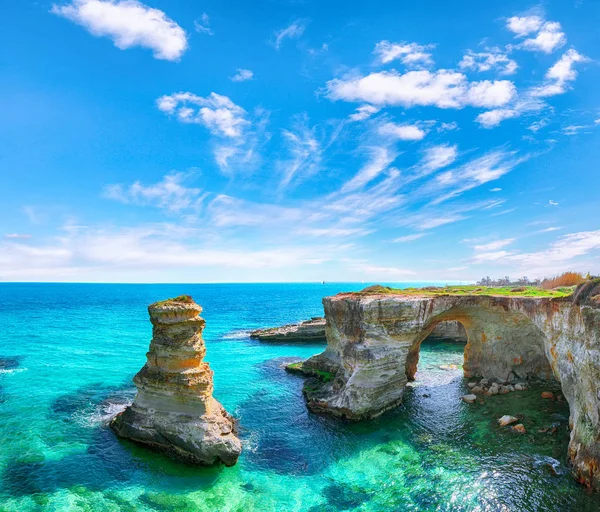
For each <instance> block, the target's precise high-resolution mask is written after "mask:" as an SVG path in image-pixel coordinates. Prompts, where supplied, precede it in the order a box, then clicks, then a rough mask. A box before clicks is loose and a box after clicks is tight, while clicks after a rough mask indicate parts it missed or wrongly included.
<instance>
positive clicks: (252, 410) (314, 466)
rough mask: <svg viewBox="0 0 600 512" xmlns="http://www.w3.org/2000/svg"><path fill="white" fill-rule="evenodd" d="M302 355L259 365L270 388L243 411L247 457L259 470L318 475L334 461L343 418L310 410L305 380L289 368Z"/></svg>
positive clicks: (240, 410)
mask: <svg viewBox="0 0 600 512" xmlns="http://www.w3.org/2000/svg"><path fill="white" fill-rule="evenodd" d="M298 359H299V358H294V357H280V358H275V359H270V360H268V361H265V362H263V363H260V364H259V365H258V367H259V369H260V371H261V373H262V375H263V376H264V382H265V384H266V386H265V387H264V388H263V389H262V390H260V391H258V392H256V393H254V394H252V396H250V397H249V398H248V399H247V400H245V401H244V402H242V403H241V404H240V406H239V407H238V410H237V415H238V417H239V423H240V433H241V435H242V438H243V439H244V445H245V451H244V454H245V455H244V458H245V459H246V460H248V461H249V462H250V463H251V464H252V465H254V466H256V467H257V468H260V469H263V470H268V471H274V472H276V473H282V474H290V475H296V474H298V475H299V474H302V475H307V474H315V473H319V472H321V471H323V470H324V468H325V467H326V466H327V465H328V464H329V462H330V461H331V458H332V457H331V456H329V457H328V456H327V454H328V453H331V451H332V446H333V445H334V443H335V442H336V438H337V437H338V435H339V434H337V433H336V429H337V428H338V427H339V422H337V421H336V420H334V419H331V418H325V417H322V416H316V415H313V414H312V413H309V412H308V410H307V407H306V404H305V402H304V398H303V396H302V385H303V379H300V378H297V377H295V376H293V375H290V374H288V373H286V372H285V370H284V366H285V365H286V364H288V363H291V362H295V361H298Z"/></svg>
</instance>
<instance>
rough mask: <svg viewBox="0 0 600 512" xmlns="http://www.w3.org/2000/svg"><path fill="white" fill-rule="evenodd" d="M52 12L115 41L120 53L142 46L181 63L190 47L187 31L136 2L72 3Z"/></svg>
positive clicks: (99, 0)
mask: <svg viewBox="0 0 600 512" xmlns="http://www.w3.org/2000/svg"><path fill="white" fill-rule="evenodd" d="M51 12H52V13H54V14H57V15H59V16H62V17H64V18H67V19H69V20H71V21H73V22H75V23H77V24H78V25H82V26H83V27H85V28H86V29H87V30H88V31H89V32H90V33H91V34H92V35H94V36H106V37H109V38H110V39H112V41H113V42H114V44H115V46H116V47H117V48H120V49H121V50H125V49H128V48H132V47H134V46H142V47H144V48H149V49H151V50H152V52H153V54H154V57H155V58H156V59H164V60H173V61H174V60H179V59H180V58H181V56H182V55H183V53H184V52H185V51H186V49H187V47H188V43H187V36H186V33H185V31H184V30H183V29H182V28H181V27H180V26H179V25H178V24H177V23H176V22H174V21H173V20H172V19H170V18H169V17H168V16H167V15H166V14H165V13H164V12H163V11H161V10H159V9H154V8H152V7H148V6H147V5H144V4H143V3H141V2H138V1H137V0H72V1H71V2H70V3H68V4H65V5H57V4H54V5H53V6H52V10H51Z"/></svg>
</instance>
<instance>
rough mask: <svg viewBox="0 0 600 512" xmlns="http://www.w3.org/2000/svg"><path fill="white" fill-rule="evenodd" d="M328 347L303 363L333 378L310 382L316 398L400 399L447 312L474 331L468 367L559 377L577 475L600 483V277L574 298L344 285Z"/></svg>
mask: <svg viewBox="0 0 600 512" xmlns="http://www.w3.org/2000/svg"><path fill="white" fill-rule="evenodd" d="M323 305H324V308H325V316H326V334H327V348H326V350H325V351H324V352H323V353H322V354H319V355H317V356H314V357H312V358H310V359H309V360H307V361H306V362H305V363H304V364H303V367H304V368H305V370H311V369H312V370H314V371H319V372H327V375H330V376H331V378H329V379H326V380H327V382H321V383H320V385H318V386H314V385H313V386H311V387H310V389H305V395H306V398H307V402H308V405H309V407H310V408H311V409H312V410H313V411H315V412H326V413H329V414H334V415H337V416H343V417H347V418H350V419H364V418H372V417H375V416H378V415H380V414H382V413H383V412H384V411H386V410H388V409H390V408H393V407H395V406H397V405H398V404H399V403H400V402H401V401H402V395H403V392H404V388H405V385H406V383H407V381H408V380H411V379H413V378H414V375H415V373H416V369H417V364H418V360H419V348H420V344H421V342H422V341H423V340H424V339H425V338H426V337H427V336H428V334H429V333H431V331H432V330H433V329H434V328H435V327H436V325H438V324H439V323H440V322H445V321H458V322H460V323H461V324H462V325H463V326H464V328H465V331H466V334H467V338H468V340H467V344H466V346H465V361H464V373H465V376H467V377H475V376H477V377H484V378H488V379H491V380H496V381H501V382H511V381H516V380H523V379H532V378H536V379H556V380H558V381H559V382H560V383H561V386H562V389H563V393H564V396H565V397H566V399H567V400H568V402H569V406H570V424H571V440H570V444H569V456H570V460H571V463H572V464H573V471H574V474H575V475H576V477H577V478H578V479H579V480H580V481H581V482H582V483H584V484H586V485H588V486H594V487H596V488H600V283H599V282H598V281H592V282H589V283H586V284H584V285H582V286H580V287H579V288H578V289H577V291H576V292H575V294H574V295H573V296H571V297H567V298H553V297H539V298H538V297H510V296H502V297H501V296H486V295H470V296H469V295H466V296H458V295H432V296H427V294H425V293H424V294H423V296H419V295H415V294H410V295H402V294H389V293H386V294H377V293H366V294H360V293H359V294H340V295H337V296H334V297H328V298H325V299H323Z"/></svg>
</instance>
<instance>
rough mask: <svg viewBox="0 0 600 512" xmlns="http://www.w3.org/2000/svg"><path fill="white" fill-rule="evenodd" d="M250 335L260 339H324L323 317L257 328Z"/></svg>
mask: <svg viewBox="0 0 600 512" xmlns="http://www.w3.org/2000/svg"><path fill="white" fill-rule="evenodd" d="M250 337H251V338H255V339H258V340H260V341H325V319H324V318H321V317H313V318H311V319H310V320H306V321H304V322H299V323H297V324H288V325H283V326H281V327H269V328H267V329H258V330H256V331H253V332H252V333H250Z"/></svg>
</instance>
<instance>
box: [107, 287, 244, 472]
mask: <svg viewBox="0 0 600 512" xmlns="http://www.w3.org/2000/svg"><path fill="white" fill-rule="evenodd" d="M201 311H202V308H201V307H200V306H199V305H198V304H196V303H195V302H194V301H193V300H192V299H191V297H187V296H183V297H177V298H176V299H169V300H167V301H162V302H157V303H155V304H152V305H150V306H149V307H148V312H149V313H150V321H151V322H152V326H153V328H152V342H151V343H150V350H149V352H148V353H147V354H146V357H147V361H146V364H145V365H144V367H143V368H142V369H141V370H140V371H139V372H138V374H137V375H136V376H135V377H134V379H133V381H134V383H135V385H136V387H137V389H138V392H137V396H136V398H135V400H134V402H133V404H132V405H131V406H130V407H128V408H127V409H125V411H124V412H122V413H121V414H119V415H118V416H116V417H115V418H114V419H113V420H112V422H111V427H112V428H113V430H114V431H115V432H116V433H117V434H118V435H120V436H121V437H125V438H128V439H131V440H133V441H137V442H140V443H144V444H147V445H150V446H152V447H154V448H156V449H158V450H160V451H164V452H166V453H168V454H170V455H173V456H176V457H177V458H182V459H185V460H186V461H188V462H192V463H195V464H202V465H208V464H214V463H216V462H219V461H221V462H223V463H224V464H226V465H228V466H231V465H233V464H235V463H236V461H237V459H238V457H239V455H240V453H241V451H242V445H241V442H240V440H239V439H238V438H237V437H236V428H235V422H234V420H233V418H232V417H231V416H230V415H229V414H228V413H227V411H225V409H224V408H223V406H222V405H221V404H220V403H219V402H217V401H216V400H215V399H214V398H213V396H212V392H213V372H212V370H211V369H210V367H209V365H208V363H206V362H203V358H204V355H205V353H206V347H205V345H204V340H203V339H202V330H203V329H204V325H205V321H204V320H203V319H202V318H200V316H199V314H200V312H201Z"/></svg>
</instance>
